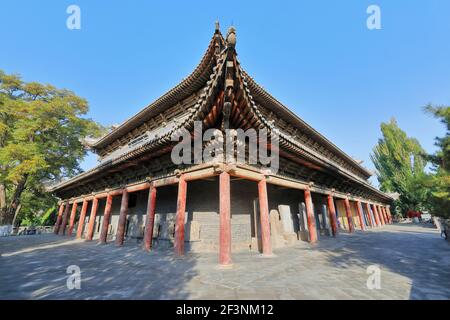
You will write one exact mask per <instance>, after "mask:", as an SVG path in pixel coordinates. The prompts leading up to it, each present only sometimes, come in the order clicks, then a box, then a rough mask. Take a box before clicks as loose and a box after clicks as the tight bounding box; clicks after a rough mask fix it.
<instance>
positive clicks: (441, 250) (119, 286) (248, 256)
mask: <svg viewBox="0 0 450 320" xmlns="http://www.w3.org/2000/svg"><path fill="white" fill-rule="evenodd" d="M449 252H450V245H449V243H448V242H446V241H444V240H442V239H441V238H440V237H439V234H438V233H437V231H436V230H434V229H431V228H427V227H424V226H419V225H389V226H384V227H383V228H379V229H374V230H369V231H367V232H364V233H363V232H356V233H355V234H347V233H341V234H340V235H339V236H338V238H328V237H321V239H320V242H319V244H317V245H314V246H310V245H309V244H307V243H298V244H296V245H295V246H294V247H290V248H283V249H278V250H276V251H275V254H276V255H275V257H274V258H271V259H261V258H260V256H259V254H255V253H248V252H239V253H233V263H234V266H233V268H232V269H229V270H227V269H225V270H223V269H219V268H217V254H214V253H204V254H199V253H188V254H186V256H185V257H184V258H181V259H180V258H177V257H175V256H174V255H173V254H172V251H170V250H162V251H154V252H151V253H146V252H144V251H142V250H141V248H140V246H138V245H136V243H135V242H130V243H126V244H125V246H124V247H122V248H118V247H115V246H114V244H107V245H97V244H96V243H95V242H84V241H79V240H74V239H72V238H61V237H59V236H55V235H52V234H51V235H40V236H21V237H8V238H0V253H1V256H0V284H1V285H0V299H219V300H229V299H259V300H265V299H286V300H287V299H323V300H333V299H345V300H350V299H368V300H370V299H439V300H447V299H450V285H449V284H450V259H449V258H448V256H449ZM70 265H77V266H79V267H80V269H81V289H80V290H77V289H74V290H69V289H68V288H67V285H66V281H67V279H68V277H69V274H67V272H66V270H67V267H68V266H70ZM370 265H378V266H379V267H380V269H381V290H369V289H368V288H367V286H366V281H367V278H368V274H367V267H368V266H370Z"/></svg>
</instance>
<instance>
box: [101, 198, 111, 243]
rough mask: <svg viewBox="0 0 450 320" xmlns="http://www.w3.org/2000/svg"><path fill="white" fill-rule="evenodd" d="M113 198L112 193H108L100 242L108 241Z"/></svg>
mask: <svg viewBox="0 0 450 320" xmlns="http://www.w3.org/2000/svg"><path fill="white" fill-rule="evenodd" d="M112 200H113V197H112V195H111V194H108V196H107V197H106V205H105V212H104V213H103V224H102V229H101V231H100V239H99V243H106V238H107V237H108V229H109V222H110V220H111V209H112Z"/></svg>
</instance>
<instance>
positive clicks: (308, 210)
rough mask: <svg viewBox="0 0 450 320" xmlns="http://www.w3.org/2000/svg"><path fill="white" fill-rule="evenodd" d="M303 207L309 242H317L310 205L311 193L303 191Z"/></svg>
mask: <svg viewBox="0 0 450 320" xmlns="http://www.w3.org/2000/svg"><path fill="white" fill-rule="evenodd" d="M305 205H306V217H307V219H308V232H309V242H311V243H316V242H317V229H316V218H315V217H314V208H313V203H312V197H311V191H310V190H309V188H308V189H305Z"/></svg>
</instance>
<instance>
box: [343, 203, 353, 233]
mask: <svg viewBox="0 0 450 320" xmlns="http://www.w3.org/2000/svg"><path fill="white" fill-rule="evenodd" d="M344 203H345V214H346V215H347V221H348V231H349V232H350V233H352V232H353V231H355V227H354V226H353V218H352V210H351V208H350V200H348V198H345V199H344Z"/></svg>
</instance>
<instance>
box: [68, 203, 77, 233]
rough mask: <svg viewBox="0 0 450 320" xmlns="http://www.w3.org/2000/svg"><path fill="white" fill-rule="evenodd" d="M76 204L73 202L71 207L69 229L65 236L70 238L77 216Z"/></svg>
mask: <svg viewBox="0 0 450 320" xmlns="http://www.w3.org/2000/svg"><path fill="white" fill-rule="evenodd" d="M77 208H78V202H74V203H73V205H72V211H71V212H70V220H69V229H68V230H67V235H68V236H69V237H70V236H71V235H72V232H73V227H74V225H75V217H76V215H77Z"/></svg>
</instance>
